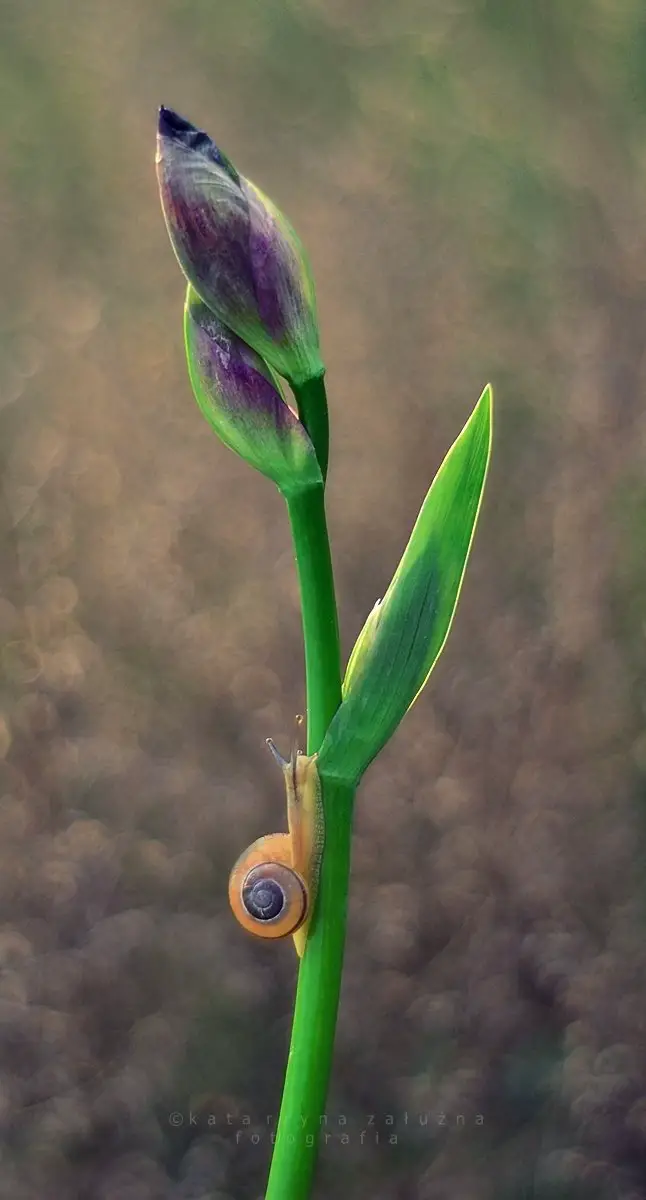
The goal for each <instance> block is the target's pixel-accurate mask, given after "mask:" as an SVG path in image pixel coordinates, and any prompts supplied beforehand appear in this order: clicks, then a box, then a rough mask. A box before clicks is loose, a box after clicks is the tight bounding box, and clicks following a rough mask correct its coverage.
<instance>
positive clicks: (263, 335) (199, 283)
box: [157, 108, 324, 384]
mask: <svg viewBox="0 0 646 1200" xmlns="http://www.w3.org/2000/svg"><path fill="white" fill-rule="evenodd" d="M157 174H158V178H159V187H160V192H161V201H162V207H163V210H164V217H165V219H166V225H167V227H168V232H169V235H170V239H171V242H172V245H173V249H174V250H175V253H176V255H177V258H178V260H179V264H180V266H181V268H182V270H183V271H184V274H185V275H186V278H187V279H188V281H189V283H190V284H191V285H192V287H193V288H194V289H195V291H196V292H197V293H198V295H199V296H200V297H201V299H202V300H203V301H204V303H205V304H206V305H208V307H209V308H210V309H211V310H212V311H213V312H214V313H215V314H216V315H217V316H218V317H219V319H220V321H223V322H224V324H225V325H228V326H229V328H230V329H232V330H233V331H234V333H237V335H238V337H241V338H242V339H243V340H244V341H245V342H247V343H248V345H250V346H252V347H253V349H254V350H256V351H257V352H258V353H259V354H260V355H262V357H263V358H264V359H265V361H266V362H267V363H269V365H270V366H271V367H272V368H273V369H274V370H275V371H277V372H278V374H279V375H282V376H284V378H285V379H288V380H289V382H290V383H292V384H302V383H305V382H306V381H307V380H309V379H313V378H315V377H316V376H318V375H321V374H322V373H323V370H324V368H323V363H322V361H321V357H320V353H319V339H318V325H317V319H316V301H315V296H314V284H313V281H312V276H311V271H310V267H309V263H308V260H307V256H306V254H305V251H304V249H303V247H302V245H301V243H300V241H299V239H298V237H297V236H296V234H295V232H294V230H293V229H292V227H291V225H290V224H289V222H288V221H287V220H286V218H285V217H284V216H283V214H282V213H281V212H279V210H278V209H277V208H276V207H275V205H274V204H272V202H271V200H269V199H268V198H267V197H266V196H264V195H263V193H262V192H261V191H260V190H259V189H258V188H257V187H255V185H254V184H253V183H251V182H250V180H248V179H245V178H244V176H242V175H239V174H238V172H237V171H236V169H235V167H234V166H233V164H232V163H231V162H230V161H229V159H228V158H227V157H226V155H225V154H223V153H222V151H221V150H219V149H218V147H217V146H216V145H215V143H214V142H213V141H211V138H210V137H208V135H207V134H206V133H203V132H202V131H201V130H199V129H196V128H195V126H194V125H191V124H190V122H189V121H185V120H184V119H183V118H182V117H180V116H178V115H177V113H175V112H173V111H172V109H169V108H161V109H160V110H159V132H158V136H157Z"/></svg>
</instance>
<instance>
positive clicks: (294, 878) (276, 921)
mask: <svg viewBox="0 0 646 1200" xmlns="http://www.w3.org/2000/svg"><path fill="white" fill-rule="evenodd" d="M267 745H268V746H269V749H270V750H271V753H272V754H273V756H274V758H275V759H276V762H277V763H278V765H279V766H280V768H281V770H282V772H283V776H284V779H285V788H286V791H287V823H288V826H289V833H270V834H267V835H266V836H265V837H261V838H258V840H257V841H255V842H253V844H252V845H251V846H249V847H248V849H247V850H245V852H244V854H241V855H240V858H239V859H238V861H237V862H236V864H235V866H234V868H233V870H232V872H231V875H230V876H229V903H230V905H231V908H232V909H233V913H234V916H235V917H236V919H237V920H238V921H239V923H240V924H241V925H242V926H243V928H244V929H246V930H247V931H248V932H249V933H254V934H256V936H257V937H264V938H285V937H289V936H290V935H291V936H292V937H293V938H294V945H295V947H296V951H297V953H298V956H299V958H302V957H303V954H304V951H305V943H306V941H307V932H308V927H309V923H310V919H311V916H312V913H313V911H314V904H315V901H316V893H317V890H318V880H319V871H320V866H321V856H322V853H323V841H324V823H323V805H322V801H321V785H320V781H319V776H318V770H317V767H316V757H317V756H316V755H315V754H312V755H309V756H308V755H306V754H301V753H300V752H299V750H298V747H297V745H296V743H295V744H294V746H293V748H292V753H291V757H290V758H289V759H285V758H283V757H282V755H281V754H280V753H279V752H278V750H277V749H276V747H275V745H274V743H273V742H272V740H271V738H267Z"/></svg>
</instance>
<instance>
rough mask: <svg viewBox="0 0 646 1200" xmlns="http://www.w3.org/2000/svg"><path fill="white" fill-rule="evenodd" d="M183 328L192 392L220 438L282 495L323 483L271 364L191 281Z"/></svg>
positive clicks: (314, 459) (314, 456)
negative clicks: (266, 478) (268, 479)
mask: <svg viewBox="0 0 646 1200" xmlns="http://www.w3.org/2000/svg"><path fill="white" fill-rule="evenodd" d="M184 333H185V338H186V357H187V360H188V371H189V376H190V379H191V383H192V385H193V391H194V393H195V398H196V400H197V402H198V404H199V406H200V408H201V410H202V412H203V414H204V416H205V417H206V419H207V421H209V423H210V424H211V425H212V427H213V429H214V430H215V432H216V433H217V434H218V436H219V437H220V438H221V440H222V441H223V442H224V443H225V444H226V445H227V446H229V447H230V448H231V449H232V450H235V451H236V453H237V454H239V455H240V456H241V457H242V458H244V459H246V461H247V462H248V463H251V465H252V466H253V467H256V468H257V469H258V470H259V471H262V473H263V475H267V476H268V477H269V478H270V479H273V481H274V483H275V484H277V486H278V487H279V488H280V490H281V492H282V493H283V495H290V494H293V493H294V492H298V491H302V490H304V489H305V488H308V487H312V486H315V485H318V484H322V482H323V477H322V475H321V469H320V467H319V464H318V460H317V457H316V453H315V451H314V447H313V445H312V443H311V441H310V438H309V436H308V434H307V431H306V430H305V427H304V426H303V425H302V424H301V422H300V421H299V419H298V417H297V416H296V414H295V413H294V412H293V411H292V409H291V408H290V407H289V405H288V404H287V402H286V401H285V399H284V398H283V395H282V392H281V390H280V384H279V382H278V379H277V378H276V376H275V375H274V374H273V372H272V370H271V368H270V367H268V366H267V364H266V363H265V362H263V360H262V359H261V358H260V355H258V354H256V351H255V350H252V349H251V347H250V346H248V345H247V343H246V342H243V341H242V339H241V338H239V337H238V336H237V335H236V334H235V333H233V332H232V331H231V330H230V329H228V328H227V326H226V325H224V324H223V323H222V322H221V321H220V319H219V318H218V317H216V315H215V313H213V312H211V310H210V308H208V307H207V305H206V304H205V303H204V301H203V300H201V299H200V297H199V296H198V295H197V293H196V292H194V291H193V289H192V288H191V287H190V285H189V288H188V290H187V294H186V307H185V310H184Z"/></svg>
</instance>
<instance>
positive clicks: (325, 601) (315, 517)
mask: <svg viewBox="0 0 646 1200" xmlns="http://www.w3.org/2000/svg"><path fill="white" fill-rule="evenodd" d="M287 511H288V513H289V520H290V524H291V527H292V539H293V542H294V554H295V557H296V568H297V571H298V581H299V584H300V592H301V610H302V614H303V641H304V643H305V679H306V685H307V753H308V754H315V753H316V751H317V750H318V749H319V748H320V745H321V742H322V741H323V738H324V737H325V734H326V732H327V727H328V725H329V724H330V721H331V720H332V717H333V716H334V714H335V712H336V710H337V708H338V707H339V704H340V703H341V663H340V650H339V622H338V617H337V611H336V599H335V595H334V576H333V574H332V558H331V555H330V543H329V539H328V533H327V521H326V519H325V497H324V492H323V486H322V484H321V485H319V486H318V487H311V488H308V490H307V491H305V492H299V493H298V494H296V495H292V496H288V497H287Z"/></svg>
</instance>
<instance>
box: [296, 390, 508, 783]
mask: <svg viewBox="0 0 646 1200" xmlns="http://www.w3.org/2000/svg"><path fill="white" fill-rule="evenodd" d="M492 409H493V393H492V390H491V387H490V385H489V384H488V385H487V387H486V388H485V389H484V391H483V393H482V395H481V397H480V399H479V401H478V403H477V404H476V407H475V409H474V410H473V412H472V414H471V416H470V417H469V420H468V421H467V423H466V425H465V427H464V429H463V430H462V432H461V434H460V435H459V437H458V438H457V440H456V441H455V442H454V444H453V446H452V447H451V449H450V450H449V452H448V454H447V456H446V458H445V459H444V462H443V463H442V465H441V467H440V469H439V471H438V473H437V475H436V476H435V479H434V480H433V483H432V484H431V487H430V489H429V491H428V493H427V496H426V499H425V500H424V503H423V505H422V508H421V511H420V514H419V516H418V518H417V521H416V523H415V528H414V529H413V532H412V534H411V537H410V541H409V543H408V545H407V547H406V549H405V551H404V554H403V557H402V559H401V562H400V564H399V566H398V568H397V570H396V572H395V574H394V576H393V579H392V582H391V584H390V587H389V588H388V591H387V592H386V595H385V597H384V599H383V601H381V602H378V603H377V604H376V605H375V607H374V608H373V609H372V612H371V613H370V615H369V616H368V619H367V621H366V623H365V625H364V627H363V629H362V631H361V633H360V634H359V637H358V638H357V642H356V645H355V647H354V650H353V651H352V654H351V656H350V660H349V662H348V667H347V670H346V675H345V680H344V683H343V702H342V704H341V706H340V707H339V709H338V710H337V712H336V714H335V716H334V717H333V719H332V722H331V724H330V726H329V729H328V732H327V734H326V737H325V739H324V742H323V745H322V746H321V750H320V753H319V770H320V772H321V774H322V775H325V776H327V777H335V778H337V779H343V780H347V781H349V782H352V783H357V782H358V781H359V779H360V778H361V776H362V775H363V773H364V771H365V770H366V768H367V767H368V766H369V765H370V763H371V762H372V760H373V758H375V756H376V755H377V754H378V753H379V751H380V750H381V749H382V748H383V746H384V745H385V743H386V742H387V741H388V739H389V738H390V737H391V735H392V734H393V733H394V731H395V729H396V728H397V726H398V725H399V722H400V721H401V720H402V717H403V716H404V715H405V713H406V712H407V711H408V709H409V708H410V707H411V705H412V704H414V703H415V700H416V699H417V697H418V696H419V694H420V692H421V690H422V688H423V687H424V685H425V684H426V682H427V680H428V678H429V675H430V674H431V671H432V670H433V667H434V666H435V664H436V662H437V660H438V658H439V656H440V654H441V652H442V650H443V648H444V645H445V643H446V639H447V637H448V635H449V630H450V628H451V624H452V622H453V617H454V615H455V610H456V607H457V603H458V599H459V596H460V591H461V588H462V581H463V579H464V573H465V570H466V565H467V561H468V558H469V551H470V550H471V544H472V542H473V536H474V533H475V527H476V522H477V519H478V513H479V512H480V506H481V503H482V496H483V492H484V485H485V481H486V478H487V472H488V469H489V460H490V457H491V442H492Z"/></svg>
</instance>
